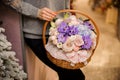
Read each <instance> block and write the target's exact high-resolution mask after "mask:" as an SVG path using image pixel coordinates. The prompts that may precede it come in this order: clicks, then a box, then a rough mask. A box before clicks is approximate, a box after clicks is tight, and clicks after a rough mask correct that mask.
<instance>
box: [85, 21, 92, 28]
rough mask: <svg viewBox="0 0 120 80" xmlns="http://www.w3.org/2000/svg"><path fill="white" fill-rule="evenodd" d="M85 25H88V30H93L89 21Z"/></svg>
mask: <svg viewBox="0 0 120 80" xmlns="http://www.w3.org/2000/svg"><path fill="white" fill-rule="evenodd" d="M83 25H86V27H88V29H91V30H93V26H92V25H91V23H90V22H89V21H85V22H84V23H83Z"/></svg>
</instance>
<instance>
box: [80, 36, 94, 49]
mask: <svg viewBox="0 0 120 80" xmlns="http://www.w3.org/2000/svg"><path fill="white" fill-rule="evenodd" d="M82 38H83V41H84V45H82V46H81V48H82V49H87V50H88V49H90V48H91V46H92V44H93V43H92V40H91V38H90V36H83V37H82Z"/></svg>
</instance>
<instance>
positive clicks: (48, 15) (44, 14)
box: [38, 8, 56, 21]
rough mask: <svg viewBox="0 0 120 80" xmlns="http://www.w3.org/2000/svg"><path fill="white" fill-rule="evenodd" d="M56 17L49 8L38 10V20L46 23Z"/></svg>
mask: <svg viewBox="0 0 120 80" xmlns="http://www.w3.org/2000/svg"><path fill="white" fill-rule="evenodd" d="M55 16H56V13H55V12H54V11H52V10H50V9H49V8H42V9H39V10H38V18H39V19H43V20H46V21H51V20H52V19H53V18H54V17H55Z"/></svg>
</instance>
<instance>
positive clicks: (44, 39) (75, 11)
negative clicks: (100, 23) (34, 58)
mask: <svg viewBox="0 0 120 80" xmlns="http://www.w3.org/2000/svg"><path fill="white" fill-rule="evenodd" d="M63 12H72V13H78V14H81V15H83V16H85V17H87V18H89V19H90V21H91V22H92V23H93V25H94V27H95V29H96V34H97V41H96V45H97V44H98V40H99V30H98V27H97V25H96V23H95V22H94V21H93V20H92V18H90V17H89V16H88V15H86V14H84V13H82V12H80V11H78V10H69V9H68V10H60V11H57V12H56V13H57V14H60V13H63ZM48 23H49V21H46V22H45V24H44V26H43V32H42V39H43V44H44V46H45V44H46V37H45V33H46V27H47V25H48ZM96 47H97V46H96Z"/></svg>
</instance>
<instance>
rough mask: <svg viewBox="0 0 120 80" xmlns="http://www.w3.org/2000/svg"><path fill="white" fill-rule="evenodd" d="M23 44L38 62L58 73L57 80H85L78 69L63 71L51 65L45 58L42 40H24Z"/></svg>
mask: <svg viewBox="0 0 120 80" xmlns="http://www.w3.org/2000/svg"><path fill="white" fill-rule="evenodd" d="M25 42H26V44H27V45H28V46H29V47H30V48H31V49H32V50H33V52H34V53H35V55H36V56H37V57H38V58H39V59H40V60H42V61H43V62H44V63H45V64H46V65H47V66H49V67H50V68H52V69H53V70H55V71H56V72H57V73H58V75H59V80H85V76H84V74H83V72H82V71H81V70H80V69H75V70H71V69H64V68H61V67H58V66H56V65H55V64H53V63H52V62H51V61H50V60H49V59H48V58H47V55H46V51H45V48H44V46H43V41H42V39H28V38H25Z"/></svg>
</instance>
